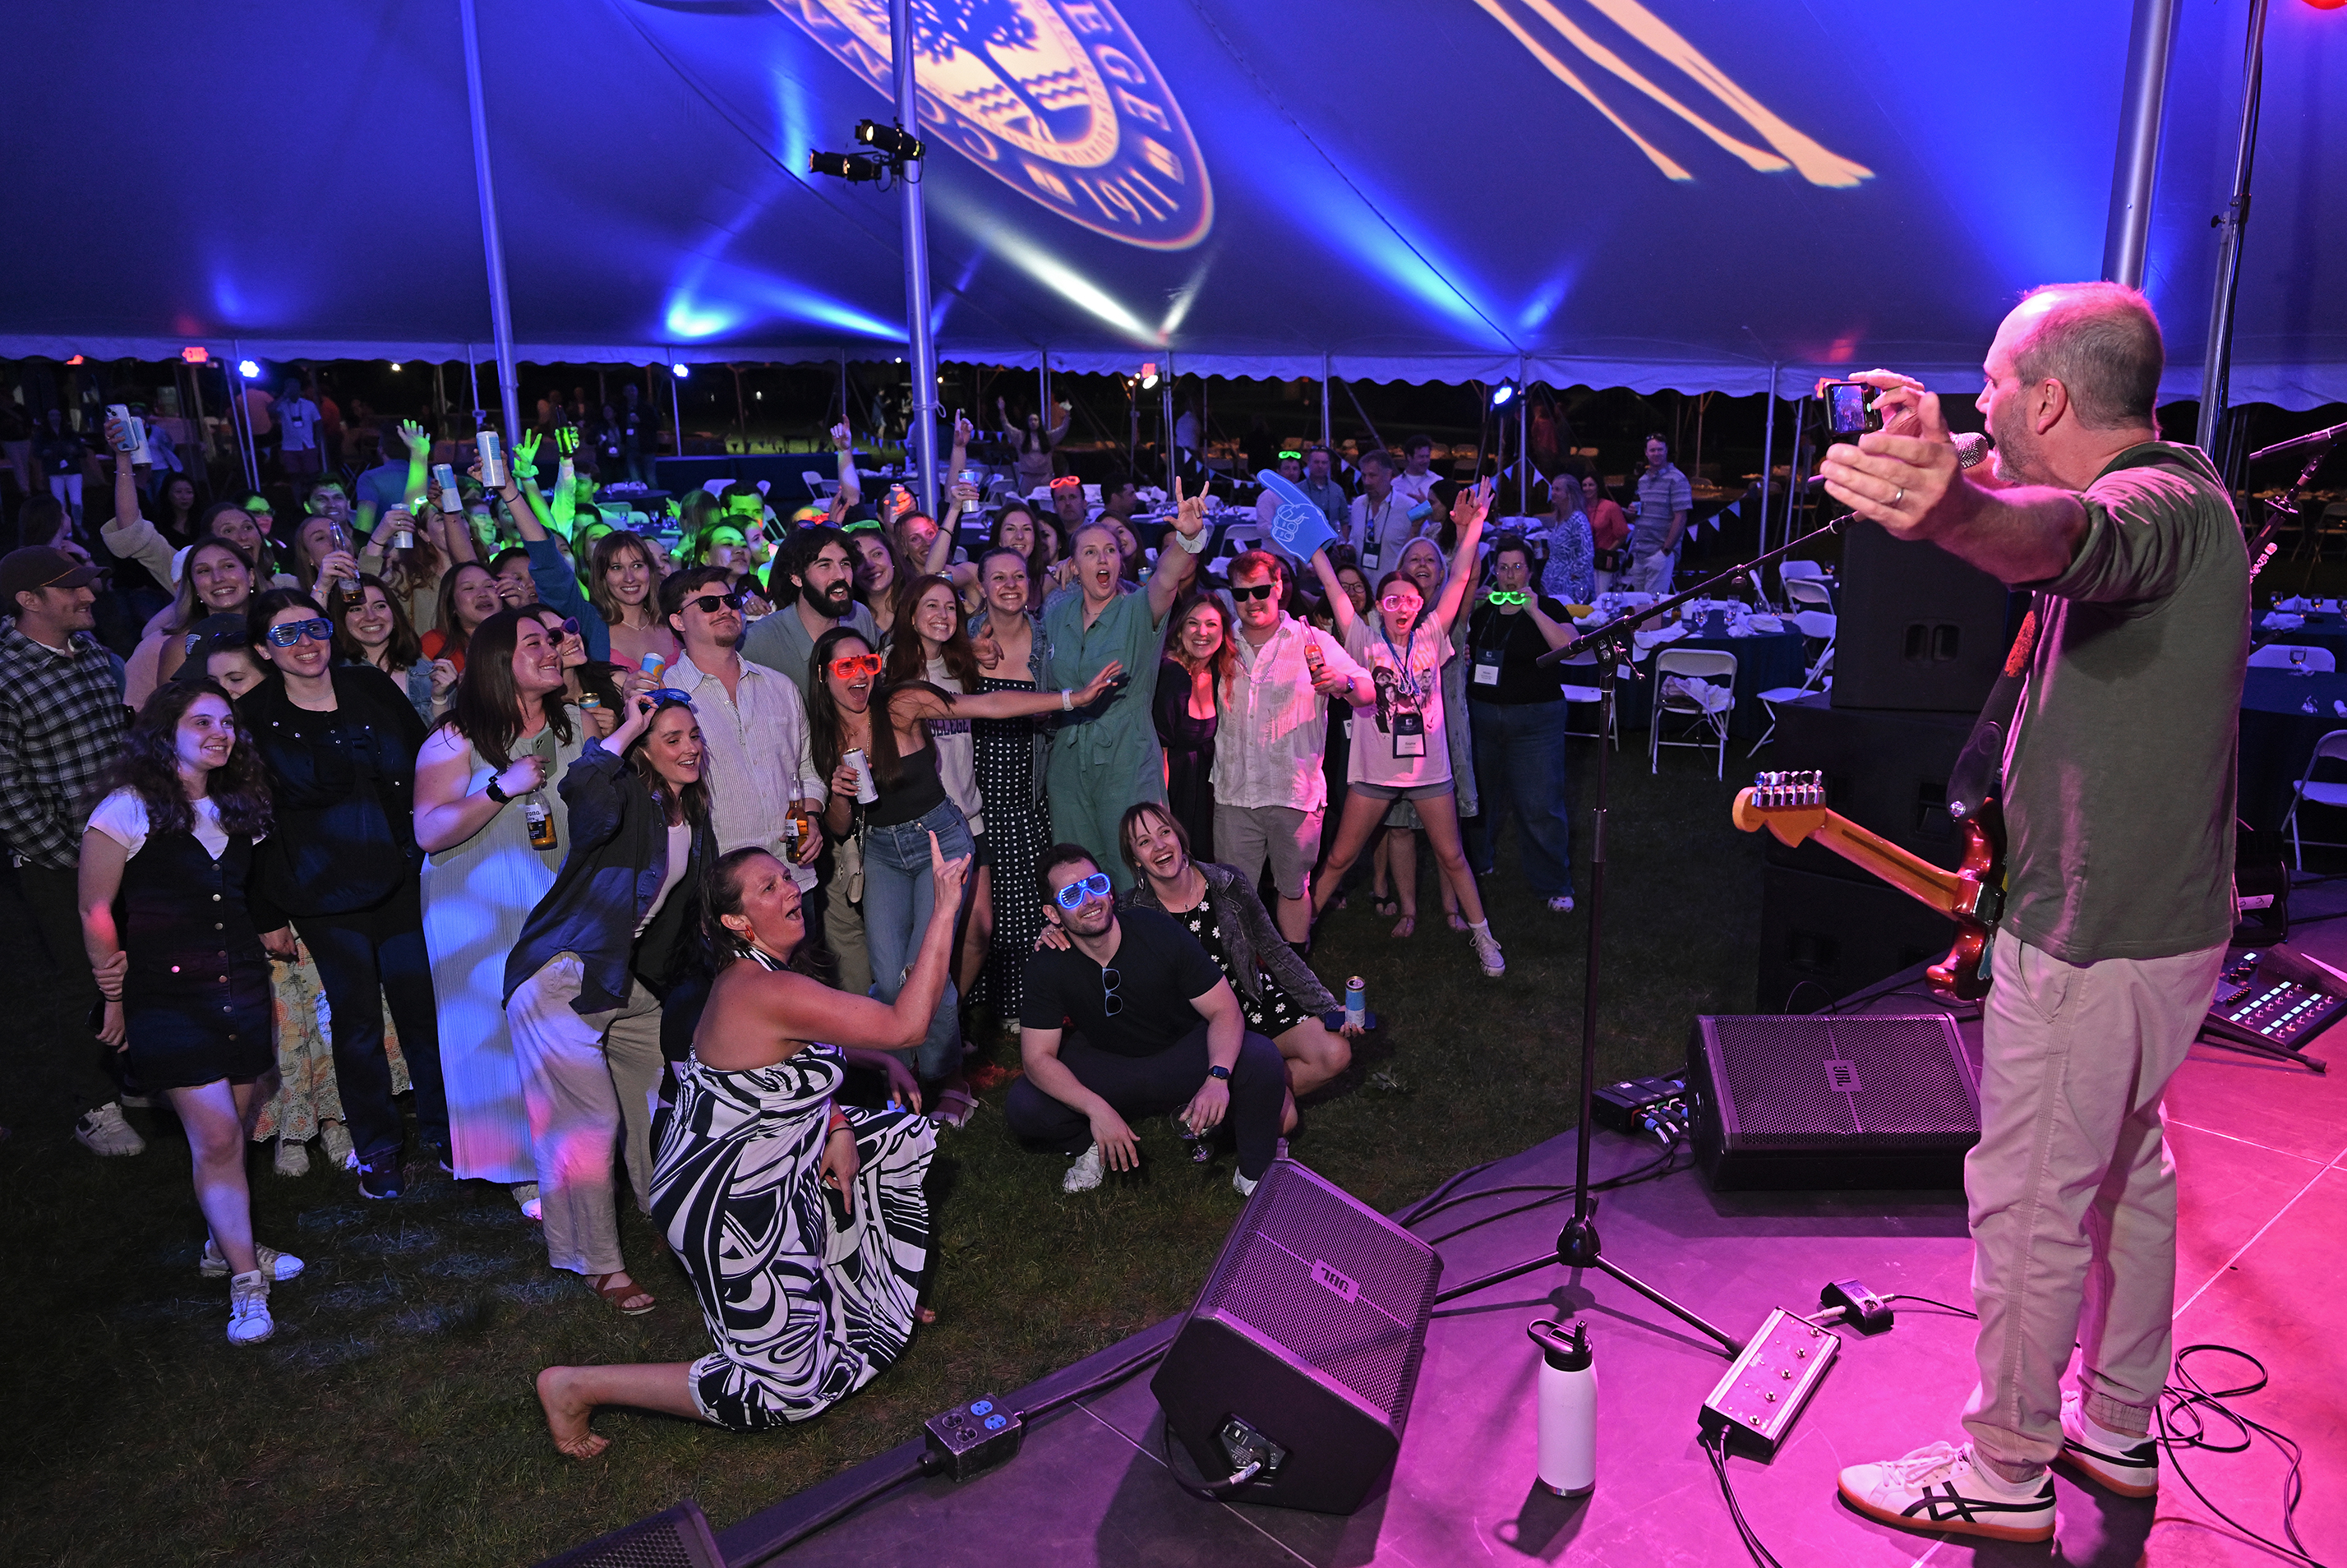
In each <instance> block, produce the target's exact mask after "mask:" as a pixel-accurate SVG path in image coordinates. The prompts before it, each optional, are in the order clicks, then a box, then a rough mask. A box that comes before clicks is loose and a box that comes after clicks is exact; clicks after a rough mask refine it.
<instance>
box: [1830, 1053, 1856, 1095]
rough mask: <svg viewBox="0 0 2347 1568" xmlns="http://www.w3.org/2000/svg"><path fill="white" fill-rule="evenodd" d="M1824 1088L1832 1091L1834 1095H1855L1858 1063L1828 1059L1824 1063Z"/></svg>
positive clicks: (1836, 1058)
mask: <svg viewBox="0 0 2347 1568" xmlns="http://www.w3.org/2000/svg"><path fill="white" fill-rule="evenodd" d="M1826 1087H1827V1088H1828V1089H1830V1090H1831V1091H1833V1092H1835V1093H1836V1094H1855V1093H1857V1092H1858V1063H1856V1062H1855V1061H1842V1060H1841V1059H1840V1058H1839V1057H1834V1058H1829V1059H1828V1061H1827V1062H1826Z"/></svg>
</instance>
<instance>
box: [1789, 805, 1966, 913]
mask: <svg viewBox="0 0 2347 1568" xmlns="http://www.w3.org/2000/svg"><path fill="white" fill-rule="evenodd" d="M1824 816H1825V820H1824V821H1823V822H1822V823H1820V824H1819V825H1818V827H1817V828H1816V830H1815V831H1814V832H1812V833H1811V834H1810V835H1809V836H1810V838H1811V839H1812V840H1814V841H1815V842H1817V843H1819V844H1821V845H1825V846H1826V847H1827V848H1828V849H1830V850H1832V851H1833V852H1834V853H1835V854H1836V855H1839V856H1841V857H1842V858H1843V859H1844V860H1847V861H1849V862H1850V864H1851V865H1853V866H1857V867H1859V868H1860V870H1862V871H1866V872H1869V873H1870V874H1871V875H1873V876H1878V877H1881V879H1882V880H1883V881H1885V882H1888V883H1890V884H1891V886H1893V887H1896V888H1898V889H1899V890H1900V891H1901V892H1902V893H1904V894H1906V895H1907V896H1908V897H1911V898H1915V899H1919V900H1921V901H1922V902H1923V903H1925V904H1928V905H1930V906H1931V907H1932V908H1934V909H1937V910H1938V911H1939V912H1940V913H1941V914H1942V915H1948V916H1957V915H1969V914H1970V913H1972V909H1973V899H1974V897H1975V893H1974V888H1973V884H1972V883H1970V882H1968V881H1966V880H1965V879H1964V878H1963V877H1962V876H1957V875H1956V874H1955V873H1954V872H1952V871H1943V870H1942V869H1941V868H1940V867H1939V866H1934V865H1932V863H1931V862H1930V861H1928V860H1925V859H1923V858H1922V857H1921V856H1915V855H1911V854H1909V853H1908V852H1907V851H1906V850H1903V849H1901V848H1900V847H1899V846H1898V845H1895V844H1893V843H1891V841H1890V840H1889V839H1887V838H1885V837H1883V836H1882V835H1881V834H1877V833H1869V832H1868V831H1867V830H1866V829H1865V828H1862V827H1860V826H1859V825H1858V824H1856V823H1854V822H1852V821H1850V818H1848V817H1846V816H1843V815H1840V813H1839V812H1832V811H1829V812H1826V813H1825V814H1824Z"/></svg>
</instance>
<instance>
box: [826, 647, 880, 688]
mask: <svg viewBox="0 0 2347 1568" xmlns="http://www.w3.org/2000/svg"><path fill="white" fill-rule="evenodd" d="M880 664H881V659H880V655H878V654H877V653H850V654H848V655H846V657H844V658H839V659H835V660H833V661H831V672H832V673H833V674H834V675H836V676H838V677H839V678H840V679H841V680H843V681H853V680H855V679H856V677H857V676H858V675H877V674H878V673H880Z"/></svg>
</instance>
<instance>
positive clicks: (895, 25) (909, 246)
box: [888, 0, 938, 518]
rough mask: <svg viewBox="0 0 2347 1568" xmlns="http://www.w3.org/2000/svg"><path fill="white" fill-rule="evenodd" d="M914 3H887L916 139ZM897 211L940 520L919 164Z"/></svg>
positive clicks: (904, 105)
mask: <svg viewBox="0 0 2347 1568" xmlns="http://www.w3.org/2000/svg"><path fill="white" fill-rule="evenodd" d="M916 53H917V51H916V50H915V49H914V47H913V0H888V56H889V64H890V66H891V67H893V69H894V70H895V72H896V79H897V125H898V126H900V127H902V128H904V129H905V130H906V131H907V132H909V133H911V134H912V135H915V136H918V135H919V134H920V128H921V120H920V111H919V108H918V107H917V104H916V102H915V92H914V82H913V63H914V56H915V55H916ZM897 207H898V210H899V212H900V214H901V216H902V217H903V220H904V227H905V313H906V315H907V317H908V318H909V320H908V322H907V324H908V325H909V326H910V327H911V328H912V335H913V452H914V456H915V460H916V461H917V463H918V464H919V467H920V477H919V487H918V488H917V490H916V491H915V492H914V493H915V494H916V495H917V496H918V497H920V505H921V510H922V511H924V512H926V513H927V514H928V515H929V516H930V517H933V518H934V517H936V516H937V515H938V346H937V344H936V343H934V342H933V341H931V339H930V336H929V231H928V219H927V217H926V216H925V215H924V213H923V212H922V210H921V162H920V160H919V159H913V160H911V161H909V162H907V163H906V164H905V165H904V166H903V167H902V168H900V169H897Z"/></svg>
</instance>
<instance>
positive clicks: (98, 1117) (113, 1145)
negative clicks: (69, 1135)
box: [74, 1102, 147, 1154]
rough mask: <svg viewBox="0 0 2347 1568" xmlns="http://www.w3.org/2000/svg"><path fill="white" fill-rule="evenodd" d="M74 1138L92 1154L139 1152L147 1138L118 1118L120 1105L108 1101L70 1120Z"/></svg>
mask: <svg viewBox="0 0 2347 1568" xmlns="http://www.w3.org/2000/svg"><path fill="white" fill-rule="evenodd" d="M74 1142H75V1143H79V1144H80V1145H81V1146H82V1147H83V1148H85V1149H87V1150H88V1151H89V1152H90V1153H93V1154H143V1153H146V1152H147V1140H146V1139H144V1138H141V1137H140V1136H139V1135H138V1128H136V1127H133V1126H132V1125H131V1124H130V1123H129V1122H126V1121H124V1120H123V1119H122V1107H121V1106H119V1105H116V1104H113V1103H111V1102H109V1103H108V1104H104V1105H101V1106H99V1107H98V1108H97V1110H95V1111H88V1112H83V1113H82V1119H81V1120H80V1121H79V1122H76V1123H74Z"/></svg>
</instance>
